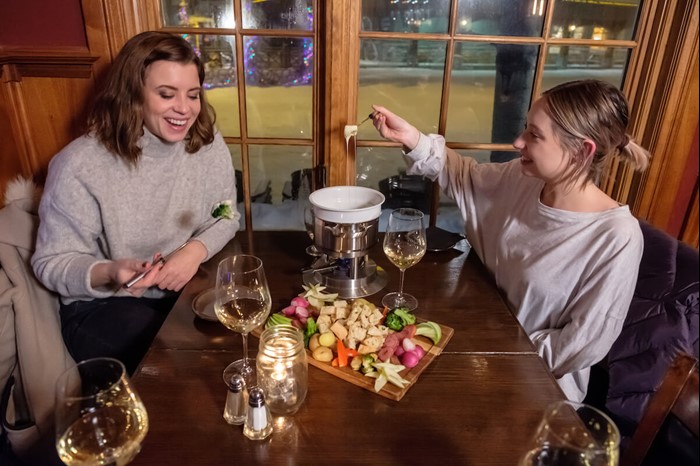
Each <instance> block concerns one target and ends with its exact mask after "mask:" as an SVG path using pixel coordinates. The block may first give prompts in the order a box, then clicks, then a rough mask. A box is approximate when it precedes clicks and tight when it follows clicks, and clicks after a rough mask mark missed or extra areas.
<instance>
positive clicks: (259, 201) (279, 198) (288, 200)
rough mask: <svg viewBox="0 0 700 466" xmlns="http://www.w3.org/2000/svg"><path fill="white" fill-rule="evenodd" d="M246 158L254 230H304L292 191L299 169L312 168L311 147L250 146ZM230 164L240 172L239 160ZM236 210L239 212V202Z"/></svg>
mask: <svg viewBox="0 0 700 466" xmlns="http://www.w3.org/2000/svg"><path fill="white" fill-rule="evenodd" d="M232 153H233V151H232ZM248 156H249V157H248V159H249V168H250V170H249V173H250V194H251V201H252V212H251V213H252V216H253V219H254V220H253V224H254V225H253V227H254V229H255V230H302V229H304V222H303V208H302V206H301V205H300V201H299V199H298V198H297V196H294V193H295V191H296V192H298V189H299V188H298V187H296V190H295V181H296V183H297V184H298V180H299V177H298V173H299V171H300V170H301V169H307V168H311V166H312V148H311V146H275V145H250V146H248ZM233 160H234V167H235V168H236V169H237V170H238V171H241V172H242V162H241V159H240V156H239V157H238V158H236V157H233ZM239 209H240V210H241V212H242V211H243V207H242V205H241V204H240V200H239ZM243 220H244V219H243V218H242V219H241V221H243Z"/></svg>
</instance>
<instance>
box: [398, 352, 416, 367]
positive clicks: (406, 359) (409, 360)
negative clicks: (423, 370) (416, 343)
mask: <svg viewBox="0 0 700 466" xmlns="http://www.w3.org/2000/svg"><path fill="white" fill-rule="evenodd" d="M400 359H401V364H403V365H404V366H406V367H407V368H409V369H410V368H412V367H416V365H417V364H418V362H419V361H420V359H421V358H420V356H418V354H417V353H416V352H415V351H406V352H404V353H403V356H401V358H400Z"/></svg>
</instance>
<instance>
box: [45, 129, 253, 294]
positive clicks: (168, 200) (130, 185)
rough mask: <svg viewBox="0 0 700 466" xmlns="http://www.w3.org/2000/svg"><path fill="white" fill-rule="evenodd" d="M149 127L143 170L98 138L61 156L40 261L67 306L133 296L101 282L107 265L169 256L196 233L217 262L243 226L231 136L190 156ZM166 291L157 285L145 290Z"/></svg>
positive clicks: (51, 180)
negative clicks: (223, 206)
mask: <svg viewBox="0 0 700 466" xmlns="http://www.w3.org/2000/svg"><path fill="white" fill-rule="evenodd" d="M144 132H145V134H144V136H143V137H142V138H141V141H140V145H141V147H142V149H143V152H142V154H141V157H140V158H139V160H138V164H137V165H136V166H135V167H133V166H129V165H127V164H126V162H125V161H124V160H123V159H121V158H119V157H117V156H115V155H114V154H112V153H110V152H108V151H107V150H106V149H105V147H104V146H103V145H102V144H100V142H99V141H98V140H97V139H95V138H94V137H91V136H82V137H80V138H78V139H76V140H74V141H73V142H71V143H70V144H68V145H67V146H66V147H65V148H63V150H61V151H60V152H59V153H58V154H57V155H56V156H55V157H54V158H53V159H52V160H51V163H50V165H49V175H48V179H47V181H46V186H45V189H44V194H43V197H42V199H41V204H40V207H39V217H40V225H39V233H38V237H37V244H36V252H35V253H34V256H33V257H32V267H33V268H34V272H35V273H36V275H37V277H38V278H39V280H40V281H41V282H42V283H43V284H44V285H45V286H46V287H47V288H49V289H51V290H53V291H56V292H57V293H59V294H60V295H61V297H62V300H63V302H64V303H66V304H68V303H70V302H73V301H79V300H92V299H94V298H105V297H110V296H130V295H129V294H127V293H126V292H125V291H123V290H119V291H106V290H104V289H95V288H92V287H91V286H90V271H91V269H92V267H93V266H94V265H95V264H97V263H100V262H105V261H108V260H112V259H126V258H137V259H141V260H144V261H150V260H151V259H152V258H153V254H154V253H156V252H162V253H163V255H165V254H167V253H168V252H170V251H172V250H173V249H175V248H177V247H178V246H179V245H181V244H182V243H184V242H185V241H187V240H189V239H194V238H196V239H197V240H199V241H201V242H202V243H203V244H204V245H205V247H206V248H207V251H208V255H207V258H206V259H207V260H208V259H209V258H210V257H211V256H213V255H214V254H216V253H217V252H218V251H219V250H221V248H223V246H224V245H225V244H226V243H227V242H228V241H229V240H230V239H231V238H233V236H234V235H235V233H236V231H237V230H238V228H239V219H240V214H239V213H238V212H237V211H236V210H235V205H236V185H235V176H234V170H233V164H232V163H231V155H230V152H229V151H228V148H227V147H226V144H225V142H224V140H223V138H222V137H221V135H220V134H218V133H217V135H216V138H215V140H214V142H213V143H212V144H210V145H208V146H204V147H203V148H202V149H200V150H199V152H197V153H195V154H188V153H187V152H185V146H184V143H183V142H178V143H166V142H163V141H162V140H160V139H159V138H157V137H156V136H154V135H153V134H152V133H150V132H149V131H148V130H146V129H145V128H144ZM225 200H231V201H233V208H234V218H233V219H232V220H228V219H220V220H218V221H217V220H216V219H214V218H213V217H212V216H211V211H212V208H213V207H214V205H215V204H217V203H219V202H221V201H225ZM164 294H165V292H163V291H161V290H159V289H157V288H155V287H154V288H151V289H150V290H148V291H147V292H146V294H145V295H144V296H146V297H162V296H164Z"/></svg>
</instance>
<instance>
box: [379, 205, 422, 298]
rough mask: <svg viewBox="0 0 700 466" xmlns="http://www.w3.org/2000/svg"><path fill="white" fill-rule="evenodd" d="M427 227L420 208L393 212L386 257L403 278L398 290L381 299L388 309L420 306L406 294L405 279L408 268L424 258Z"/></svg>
mask: <svg viewBox="0 0 700 466" xmlns="http://www.w3.org/2000/svg"><path fill="white" fill-rule="evenodd" d="M426 247H427V245H426V239H425V226H424V225H423V212H421V211H420V210H418V209H410V208H400V209H396V210H394V211H392V212H391V215H390V216H389V224H388V226H387V229H386V234H385V235H384V254H386V257H387V258H389V260H390V261H391V263H392V264H394V265H395V266H396V267H398V268H399V272H400V274H401V279H400V282H399V291H398V292H392V293H389V294H387V295H385V296H384V298H382V304H383V305H384V306H386V307H388V308H389V309H394V308H397V307H406V308H408V309H410V310H413V309H415V308H416V307H418V300H417V299H416V298H415V297H414V296H412V295H410V294H408V293H404V292H403V276H404V272H405V271H406V269H407V268H409V267H412V266H414V265H416V264H417V263H418V262H419V261H420V260H421V259H422V258H423V256H424V255H425V250H426Z"/></svg>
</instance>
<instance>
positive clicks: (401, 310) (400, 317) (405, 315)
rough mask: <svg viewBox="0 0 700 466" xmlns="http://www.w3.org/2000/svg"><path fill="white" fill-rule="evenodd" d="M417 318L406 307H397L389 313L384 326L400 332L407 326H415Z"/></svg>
mask: <svg viewBox="0 0 700 466" xmlns="http://www.w3.org/2000/svg"><path fill="white" fill-rule="evenodd" d="M415 323H416V316H414V315H413V314H412V313H411V311H410V310H409V309H408V308H406V307H397V308H395V309H392V310H391V311H389V313H388V314H387V315H386V319H385V320H384V325H386V326H387V327H389V328H390V329H392V330H396V331H397V332H400V331H401V330H402V329H403V328H404V327H405V326H406V325H410V324H415Z"/></svg>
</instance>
